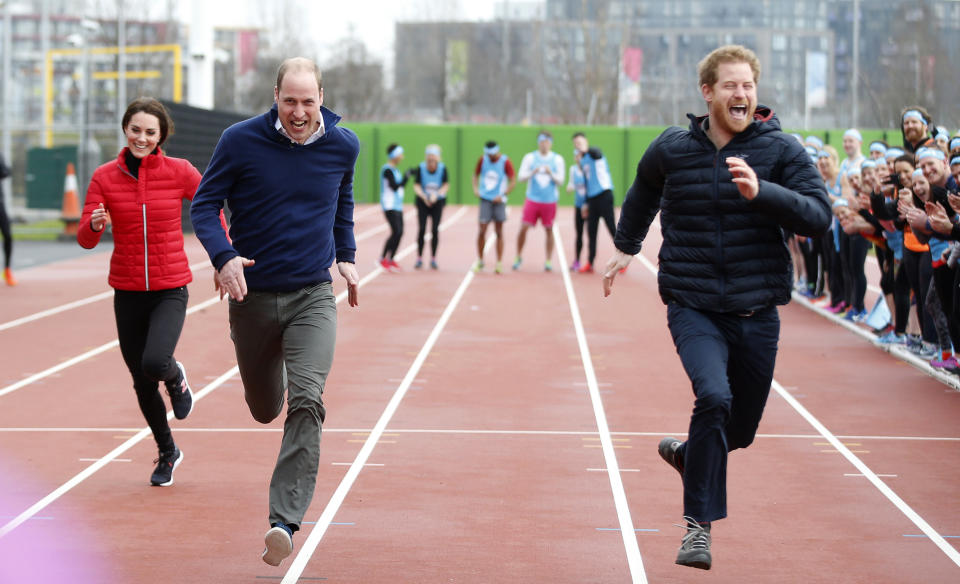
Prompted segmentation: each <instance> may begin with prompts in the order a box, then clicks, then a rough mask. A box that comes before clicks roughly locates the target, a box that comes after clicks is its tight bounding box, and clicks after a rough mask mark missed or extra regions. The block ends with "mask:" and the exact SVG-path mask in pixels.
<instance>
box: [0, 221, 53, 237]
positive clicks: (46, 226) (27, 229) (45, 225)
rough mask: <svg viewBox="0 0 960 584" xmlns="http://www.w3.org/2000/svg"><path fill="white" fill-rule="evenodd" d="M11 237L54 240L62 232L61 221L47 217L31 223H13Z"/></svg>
mask: <svg viewBox="0 0 960 584" xmlns="http://www.w3.org/2000/svg"><path fill="white" fill-rule="evenodd" d="M11 227H12V228H13V238H14V239H21V240H29V241H55V240H56V239H57V235H59V234H61V233H63V221H61V220H59V219H48V220H45V221H34V222H33V223H19V224H18V223H14V224H13V225H12V226H11Z"/></svg>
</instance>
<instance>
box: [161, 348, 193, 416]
mask: <svg viewBox="0 0 960 584" xmlns="http://www.w3.org/2000/svg"><path fill="white" fill-rule="evenodd" d="M177 368H178V369H179V370H180V382H179V383H177V384H176V385H167V393H168V394H169V395H170V405H172V406H173V415H174V417H175V418H177V419H178V420H182V419H184V418H186V417H187V416H189V415H190V412H192V411H193V392H192V391H190V384H189V383H187V370H186V369H184V368H183V363H181V362H180V361H177Z"/></svg>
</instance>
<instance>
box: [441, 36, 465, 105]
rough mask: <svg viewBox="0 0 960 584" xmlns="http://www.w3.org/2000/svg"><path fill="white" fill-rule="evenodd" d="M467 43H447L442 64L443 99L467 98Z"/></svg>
mask: <svg viewBox="0 0 960 584" xmlns="http://www.w3.org/2000/svg"><path fill="white" fill-rule="evenodd" d="M468 48H469V47H468V45H467V41H448V42H447V54H446V60H445V62H444V77H445V78H446V79H445V83H444V98H445V99H446V101H457V100H460V99H463V98H464V97H466V96H467V79H468V76H467V55H468V54H469V53H468Z"/></svg>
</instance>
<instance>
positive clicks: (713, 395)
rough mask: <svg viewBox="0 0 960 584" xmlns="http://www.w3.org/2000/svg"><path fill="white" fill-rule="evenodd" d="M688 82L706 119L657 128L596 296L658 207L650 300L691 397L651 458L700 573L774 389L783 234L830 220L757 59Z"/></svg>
mask: <svg viewBox="0 0 960 584" xmlns="http://www.w3.org/2000/svg"><path fill="white" fill-rule="evenodd" d="M698 72H699V76H700V82H699V84H700V90H701V94H702V95H703V98H704V100H705V101H706V102H707V107H708V114H707V115H706V116H701V117H696V116H694V115H692V114H691V115H688V117H689V118H690V127H689V129H687V130H683V129H681V128H677V127H673V128H669V129H667V130H666V131H664V132H663V133H662V134H661V135H660V136H659V137H658V138H657V139H656V140H654V142H653V143H652V144H651V145H650V147H649V148H648V149H647V151H646V152H645V153H644V155H643V158H642V159H641V160H640V163H639V164H638V165H637V175H636V179H635V180H634V183H633V186H632V187H630V190H629V191H628V192H627V195H626V199H625V200H624V203H623V208H622V210H621V215H620V223H619V225H618V227H617V233H616V237H615V239H614V244H615V246H616V248H617V249H616V251H615V252H614V256H613V257H612V258H611V259H610V261H609V262H608V263H607V265H606V267H605V269H604V276H603V289H604V295H609V294H610V292H611V289H612V286H613V283H614V278H615V277H616V275H617V272H618V271H619V270H620V269H622V268H624V267H626V266H627V264H628V263H629V262H630V260H631V259H632V257H633V256H634V254H637V253H639V251H640V247H641V245H642V243H643V240H644V238H645V237H646V235H647V231H648V229H649V227H650V224H651V222H652V221H653V219H654V217H655V216H656V215H657V213H658V212H660V211H662V213H661V216H660V222H661V231H662V233H663V238H664V239H663V245H662V246H661V248H660V254H659V260H660V272H659V274H658V278H657V279H658V283H659V290H660V296H661V298H662V300H663V302H664V303H665V304H666V305H667V323H668V326H669V328H670V333H671V335H672V336H673V341H674V344H675V345H676V348H677V354H678V355H679V356H680V360H681V362H682V363H683V367H684V369H685V370H686V372H687V375H688V376H689V378H690V381H691V383H692V385H693V392H694V395H695V397H696V400H695V402H694V408H693V415H692V417H691V418H690V431H689V434H688V436H687V441H686V442H681V441H680V440H677V439H675V438H664V439H663V440H662V441H661V442H660V445H659V453H660V456H661V457H662V458H663V459H664V460H665V461H666V462H667V463H669V464H670V466H672V467H673V468H674V469H676V470H677V471H678V472H680V474H681V476H682V477H683V507H684V519H685V521H686V530H687V531H686V534H685V535H684V537H683V542H682V545H681V547H680V550H679V552H678V553H677V560H676V562H677V564H680V565H684V566H691V567H695V568H701V569H709V568H710V566H711V563H712V556H711V553H710V542H711V532H710V528H711V522H713V521H716V520H718V519H722V518H724V517H726V515H727V506H726V470H727V452H728V451H730V450H734V449H737V448H746V447H747V446H749V445H750V443H751V442H753V439H754V436H755V435H756V431H757V426H758V425H759V423H760V417H761V415H762V413H763V408H764V405H765V404H766V401H767V396H768V394H769V392H770V384H771V382H772V380H773V369H774V362H775V360H776V355H777V342H778V340H779V336H780V319H779V316H778V312H777V306H778V305H781V304H786V303H787V302H789V300H790V293H791V288H792V282H791V270H790V256H789V254H788V252H787V248H786V246H785V245H784V243H783V229H787V230H790V231H792V232H794V233H796V234H799V235H804V236H808V237H816V236H818V235H820V234H822V233H824V232H825V231H826V229H827V227H828V226H829V225H830V218H831V215H830V203H829V201H828V199H827V193H826V189H825V188H824V184H823V181H822V180H821V178H820V176H819V174H818V172H817V170H816V167H814V165H813V163H811V161H810V155H809V154H807V152H806V151H805V150H804V148H803V146H802V145H800V144H799V143H798V142H797V141H796V140H795V139H793V138H791V137H790V136H788V135H785V134H784V133H782V132H781V131H780V122H779V120H778V119H777V118H776V116H774V114H773V111H772V110H771V109H769V108H767V107H765V106H759V105H757V80H758V79H759V77H760V63H759V61H758V60H757V57H756V55H755V54H754V53H753V52H752V51H750V50H749V49H747V48H745V47H741V46H737V45H728V46H724V47H720V48H718V49H716V50H714V51H713V52H712V53H710V54H709V55H707V57H706V58H705V59H704V60H703V61H701V62H700V65H699V68H698Z"/></svg>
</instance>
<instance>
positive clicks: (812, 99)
mask: <svg viewBox="0 0 960 584" xmlns="http://www.w3.org/2000/svg"><path fill="white" fill-rule="evenodd" d="M805 95H806V104H805V105H806V109H807V110H808V111H809V110H810V109H812V108H815V107H825V106H826V105H827V54H826V53H823V52H820V51H807V80H806V91H805Z"/></svg>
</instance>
